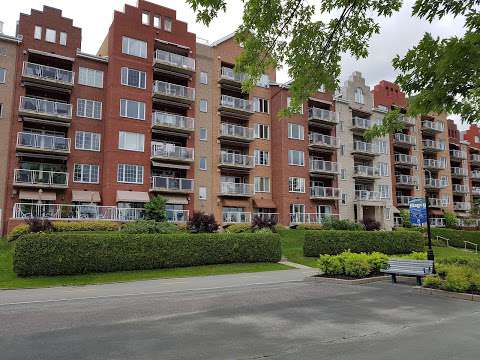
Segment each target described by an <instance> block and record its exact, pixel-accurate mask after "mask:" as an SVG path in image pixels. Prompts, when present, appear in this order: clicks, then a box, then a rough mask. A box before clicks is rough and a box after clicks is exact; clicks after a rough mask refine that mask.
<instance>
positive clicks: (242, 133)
mask: <svg viewBox="0 0 480 360" xmlns="http://www.w3.org/2000/svg"><path fill="white" fill-rule="evenodd" d="M219 138H220V139H225V140H234V141H241V142H251V141H253V140H254V139H255V134H254V130H253V129H252V128H248V127H244V126H239V125H235V124H230V123H221V124H220V134H219Z"/></svg>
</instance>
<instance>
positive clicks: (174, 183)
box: [150, 176, 193, 193]
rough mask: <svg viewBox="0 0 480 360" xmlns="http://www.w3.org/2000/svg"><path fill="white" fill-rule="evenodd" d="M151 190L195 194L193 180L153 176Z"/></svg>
mask: <svg viewBox="0 0 480 360" xmlns="http://www.w3.org/2000/svg"><path fill="white" fill-rule="evenodd" d="M150 189H152V190H154V191H172V192H186V193H190V192H193V180H192V179H185V178H173V177H166V176H152V178H151V185H150Z"/></svg>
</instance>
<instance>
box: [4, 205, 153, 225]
mask: <svg viewBox="0 0 480 360" xmlns="http://www.w3.org/2000/svg"><path fill="white" fill-rule="evenodd" d="M143 213H144V209H138V208H117V207H114V206H97V205H66V204H31V203H16V204H15V205H14V206H13V218H14V219H30V218H40V219H49V220H111V221H132V220H139V219H142V218H143Z"/></svg>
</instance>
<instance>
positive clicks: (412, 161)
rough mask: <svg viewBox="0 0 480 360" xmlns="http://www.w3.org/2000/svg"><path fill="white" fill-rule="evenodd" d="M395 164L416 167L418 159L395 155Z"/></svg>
mask: <svg viewBox="0 0 480 360" xmlns="http://www.w3.org/2000/svg"><path fill="white" fill-rule="evenodd" d="M395 162H396V163H399V164H405V165H418V158H417V157H416V156H413V155H407V154H395Z"/></svg>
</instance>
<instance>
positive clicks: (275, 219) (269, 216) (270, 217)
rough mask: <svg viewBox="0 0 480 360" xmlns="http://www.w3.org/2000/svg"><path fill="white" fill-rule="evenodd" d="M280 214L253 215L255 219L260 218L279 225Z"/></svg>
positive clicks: (264, 213)
mask: <svg viewBox="0 0 480 360" xmlns="http://www.w3.org/2000/svg"><path fill="white" fill-rule="evenodd" d="M279 215H280V214H279V213H278V212H268V213H267V212H255V213H253V218H257V217H258V218H260V219H262V220H264V221H273V222H275V223H278V217H279Z"/></svg>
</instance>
